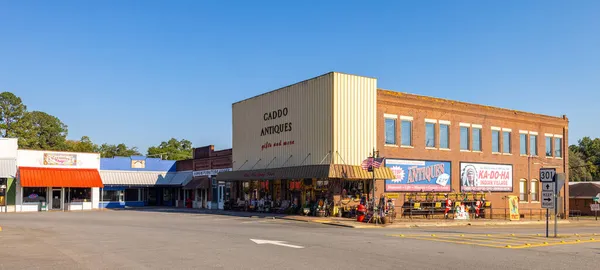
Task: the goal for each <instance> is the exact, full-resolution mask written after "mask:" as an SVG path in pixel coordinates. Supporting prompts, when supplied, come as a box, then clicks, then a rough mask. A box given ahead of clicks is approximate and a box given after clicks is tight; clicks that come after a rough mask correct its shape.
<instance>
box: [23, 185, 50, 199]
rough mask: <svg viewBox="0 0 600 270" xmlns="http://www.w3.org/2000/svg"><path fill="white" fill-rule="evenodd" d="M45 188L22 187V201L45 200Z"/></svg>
mask: <svg viewBox="0 0 600 270" xmlns="http://www.w3.org/2000/svg"><path fill="white" fill-rule="evenodd" d="M46 191H47V189H46V188H42V187H40V188H30V187H25V188H23V202H25V203H27V202H45V201H46Z"/></svg>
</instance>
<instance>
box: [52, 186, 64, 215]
mask: <svg viewBox="0 0 600 270" xmlns="http://www.w3.org/2000/svg"><path fill="white" fill-rule="evenodd" d="M61 197H62V192H61V190H60V189H53V190H52V210H60V209H61V207H60V202H61Z"/></svg>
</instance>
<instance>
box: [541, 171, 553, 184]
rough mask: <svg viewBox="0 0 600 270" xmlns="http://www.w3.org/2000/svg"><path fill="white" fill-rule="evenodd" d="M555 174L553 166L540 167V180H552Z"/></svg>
mask: <svg viewBox="0 0 600 270" xmlns="http://www.w3.org/2000/svg"><path fill="white" fill-rule="evenodd" d="M555 174H556V169H554V168H541V169H540V181H542V182H554V175H555Z"/></svg>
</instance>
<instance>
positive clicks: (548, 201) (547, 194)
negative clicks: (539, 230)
mask: <svg viewBox="0 0 600 270" xmlns="http://www.w3.org/2000/svg"><path fill="white" fill-rule="evenodd" d="M542 208H545V209H546V238H547V237H548V229H549V227H550V226H549V223H550V215H549V211H550V210H549V209H554V183H550V182H543V183H542Z"/></svg>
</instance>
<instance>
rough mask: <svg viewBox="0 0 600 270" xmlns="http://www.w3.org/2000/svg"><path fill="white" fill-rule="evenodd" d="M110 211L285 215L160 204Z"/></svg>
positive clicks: (238, 215) (272, 216) (246, 215)
mask: <svg viewBox="0 0 600 270" xmlns="http://www.w3.org/2000/svg"><path fill="white" fill-rule="evenodd" d="M105 210H110V211H136V212H154V213H182V214H190V215H221V216H232V217H247V218H283V217H286V216H287V215H283V214H273V213H257V212H241V211H230V210H212V209H195V208H175V207H160V206H144V207H127V208H107V209H105Z"/></svg>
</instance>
